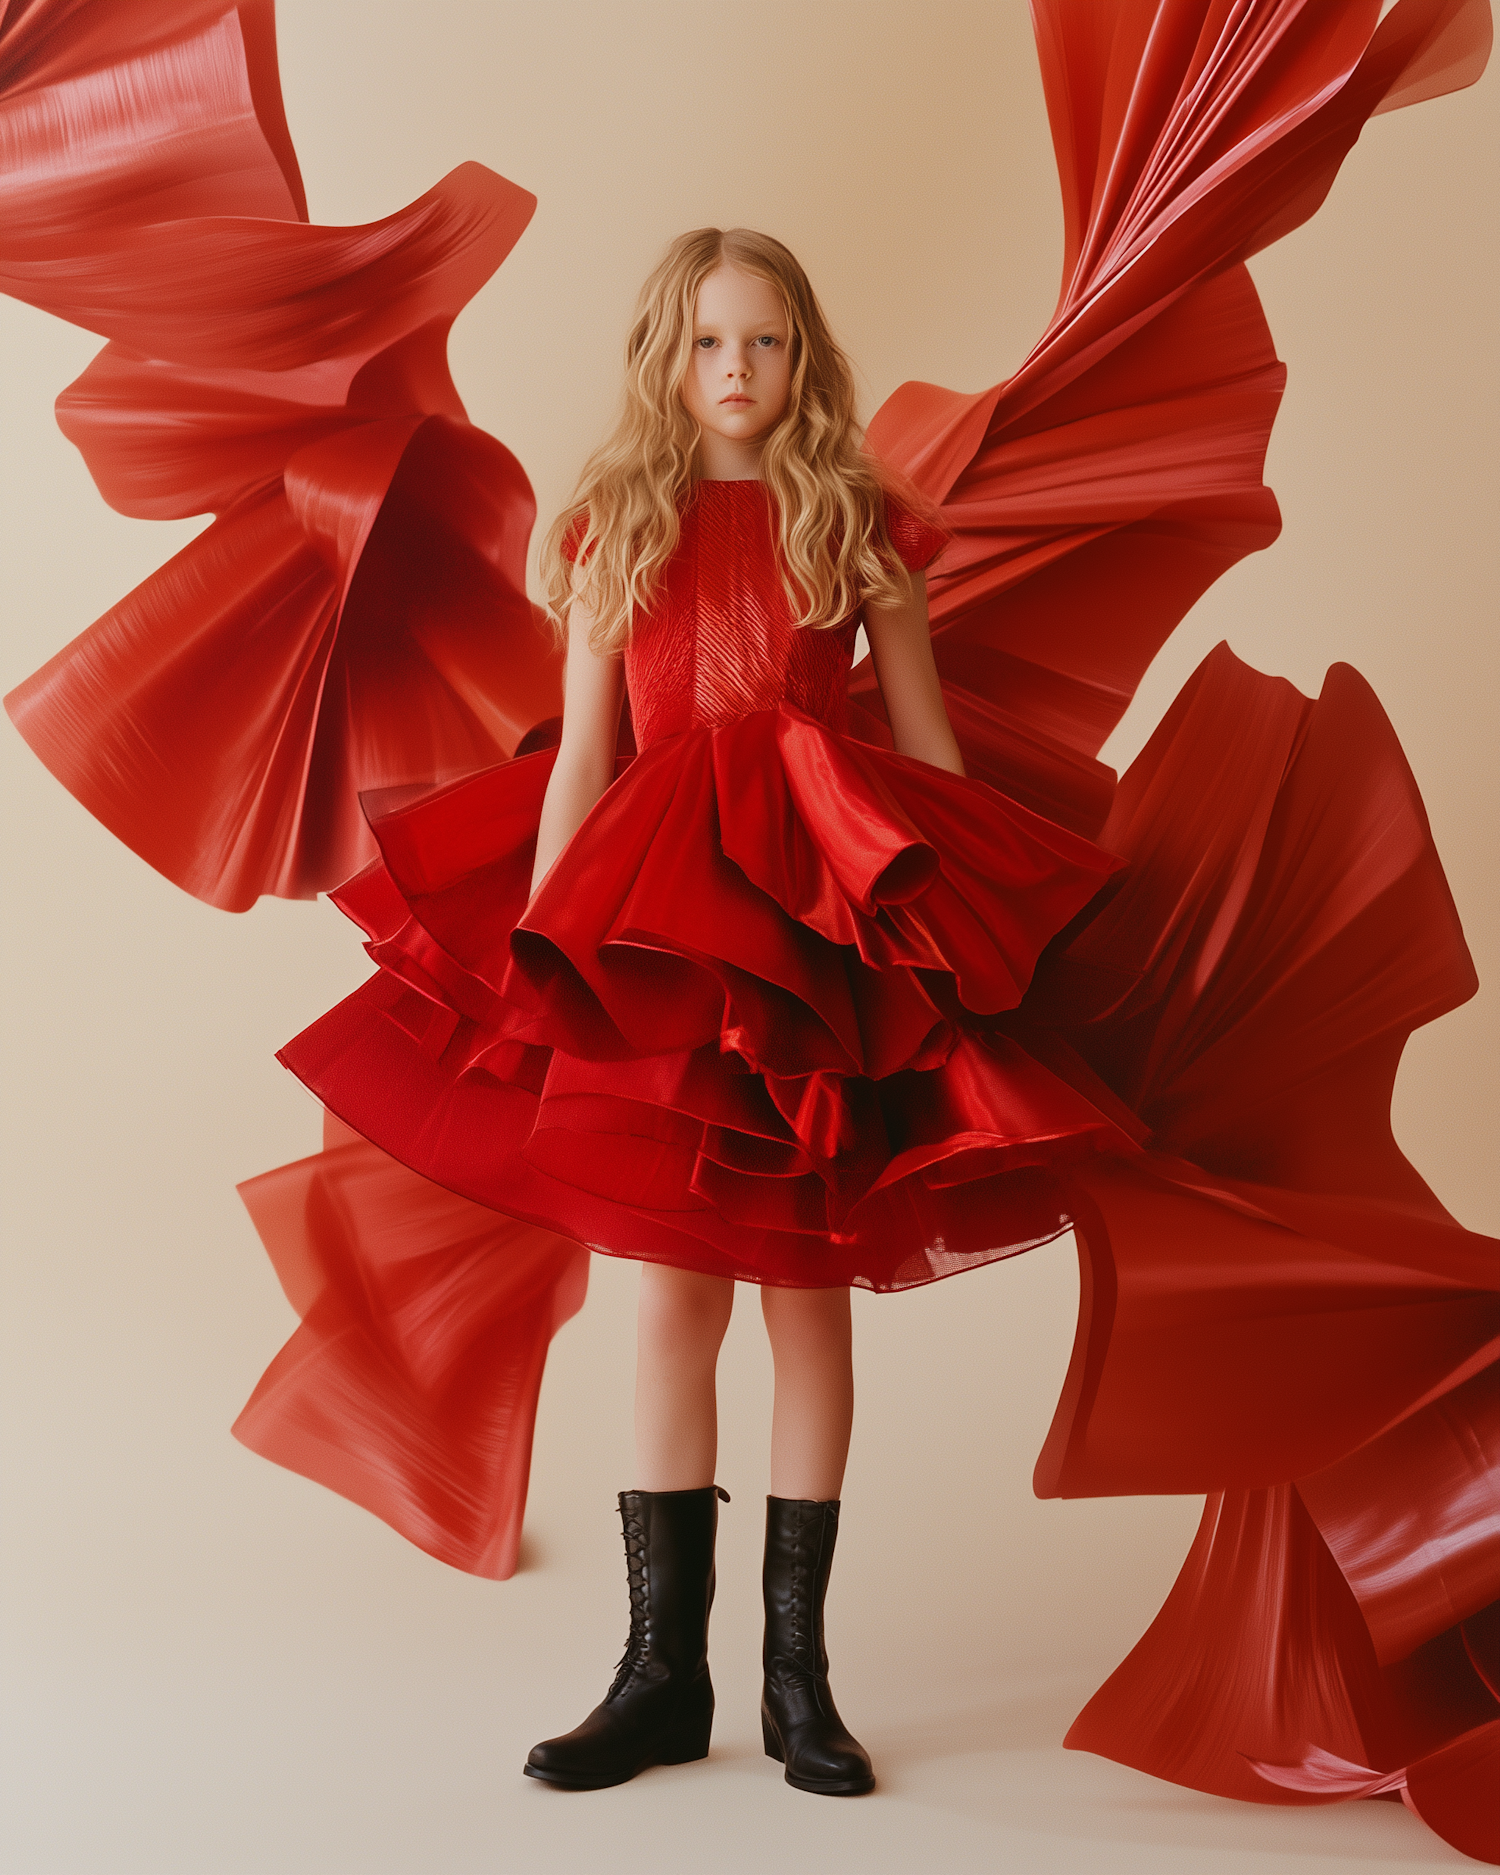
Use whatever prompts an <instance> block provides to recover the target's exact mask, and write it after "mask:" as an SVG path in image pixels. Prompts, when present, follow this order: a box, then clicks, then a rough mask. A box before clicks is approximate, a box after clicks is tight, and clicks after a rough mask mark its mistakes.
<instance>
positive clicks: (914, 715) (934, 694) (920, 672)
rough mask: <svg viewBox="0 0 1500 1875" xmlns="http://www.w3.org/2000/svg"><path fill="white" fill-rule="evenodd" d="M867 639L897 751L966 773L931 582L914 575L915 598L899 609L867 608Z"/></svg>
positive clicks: (913, 593) (887, 607)
mask: <svg viewBox="0 0 1500 1875" xmlns="http://www.w3.org/2000/svg"><path fill="white" fill-rule="evenodd" d="M865 636H866V637H867V638H868V639H869V641H870V656H871V658H872V659H873V660H874V664H875V679H876V682H877V683H878V684H879V685H880V694H881V696H882V697H884V698H885V712H886V715H887V716H888V717H889V718H890V724H891V735H892V736H893V737H894V738H895V742H896V749H897V752H898V753H899V754H901V755H914V756H916V758H917V760H918V761H921V762H930V763H931V764H932V766H933V767H934V768H946V769H947V770H948V772H949V774H950V775H961V774H962V773H963V772H964V758H963V757H962V756H961V755H960V754H959V752H958V741H957V738H956V737H955V736H954V734H953V725H952V724H951V723H950V722H949V721H948V712H947V710H946V709H945V708H944V707H943V688H942V685H941V684H940V683H939V682H938V674H937V665H936V664H934V663H933V661H932V633H931V630H930V629H929V627H928V623H927V581H926V579H925V578H924V576H923V575H922V574H921V573H913V574H912V576H911V596H910V597H909V598H908V599H906V600H905V601H904V602H903V603H902V604H900V605H888V606H887V605H882V606H877V605H866V607H865Z"/></svg>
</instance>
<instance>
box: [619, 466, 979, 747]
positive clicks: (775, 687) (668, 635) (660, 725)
mask: <svg viewBox="0 0 1500 1875" xmlns="http://www.w3.org/2000/svg"><path fill="white" fill-rule="evenodd" d="M886 522H887V527H888V528H889V531H890V535H891V544H892V545H893V546H894V547H895V549H896V551H897V553H898V554H899V555H900V556H901V558H902V560H903V561H904V562H905V564H906V565H907V566H908V567H911V568H912V569H913V570H916V569H919V568H921V567H924V566H926V565H927V564H928V562H929V561H930V560H931V559H932V558H933V556H934V555H935V554H936V553H937V551H938V549H939V548H940V547H941V546H942V544H943V538H944V537H943V535H942V534H940V533H939V532H938V531H937V530H936V529H935V528H932V527H929V526H928V525H927V524H926V523H925V522H924V521H921V520H918V519H917V517H916V516H915V515H913V514H911V513H910V512H909V511H908V510H907V509H905V508H903V507H901V506H899V504H897V503H895V502H890V503H888V505H887V513H886ZM681 527H682V532H681V535H680V537H679V539H678V543H677V548H676V551H675V552H674V553H673V555H672V558H671V560H670V561H668V563H667V568H666V572H665V574H664V575H663V578H662V582H661V585H660V586H659V588H658V589H657V592H656V595H655V597H654V599H653V602H652V605H651V607H650V609H649V611H646V612H645V613H642V614H638V615H637V617H636V619H635V622H634V626H633V629H632V633H631V640H630V644H629V645H628V647H627V648H626V652H625V681H626V685H627V687H628V689H629V692H630V713H631V720H632V722H633V724H634V728H635V738H636V746H637V747H638V748H642V749H644V748H648V747H649V746H650V745H651V744H652V743H653V742H659V741H660V740H661V739H662V737H664V736H675V735H679V734H681V732H682V731H683V730H685V729H689V728H693V727H695V726H697V725H704V726H707V727H710V728H712V727H719V726H722V725H725V724H728V723H732V722H735V721H737V720H738V719H739V718H740V717H742V716H748V715H750V714H751V713H752V712H753V711H755V710H766V709H773V708H774V707H775V706H776V705H777V704H778V703H792V704H795V705H796V706H797V708H798V709H800V710H802V711H803V712H805V714H807V715H808V716H811V717H813V718H814V719H815V720H816V721H817V722H820V723H825V724H826V725H827V726H828V727H829V728H830V729H834V730H840V731H842V730H843V729H844V728H845V727H846V723H847V719H848V713H849V700H848V679H849V667H850V664H851V663H852V661H853V657H854V636H855V632H856V630H857V629H858V626H859V616H860V615H859V614H858V613H857V612H855V613H852V614H851V615H850V616H849V617H848V618H847V619H845V620H843V621H842V623H840V624H838V625H834V626H828V627H820V628H818V629H807V628H799V627H798V626H796V625H794V624H793V622H792V608H791V602H790V600H789V599H788V597H787V593H786V589H785V587H784V586H783V585H782V581H781V570H780V566H779V564H778V561H777V554H776V539H775V531H774V530H775V510H774V508H773V506H772V503H771V497H770V494H769V492H768V490H767V489H766V486H765V484H764V483H763V482H759V481H740V482H707V481H705V482H699V483H698V484H697V486H696V487H695V489H694V491H693V495H692V498H691V500H689V501H688V503H687V504H686V506H685V507H684V509H683V511H682V522H681Z"/></svg>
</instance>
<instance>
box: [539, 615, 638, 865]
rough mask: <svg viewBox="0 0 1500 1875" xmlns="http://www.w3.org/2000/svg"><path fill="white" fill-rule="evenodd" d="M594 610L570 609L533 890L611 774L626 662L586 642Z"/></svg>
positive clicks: (609, 781) (613, 776)
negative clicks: (558, 730) (558, 736)
mask: <svg viewBox="0 0 1500 1875" xmlns="http://www.w3.org/2000/svg"><path fill="white" fill-rule="evenodd" d="M593 625H594V619H593V615H592V613H590V612H589V611H588V609H587V608H586V607H585V606H584V605H582V604H581V603H580V602H579V601H578V600H577V599H575V600H574V601H573V603H572V605H571V606H570V607H569V609H568V663H567V673H566V676H565V678H564V682H563V697H564V702H563V724H562V742H561V744H560V745H559V747H558V751H557V760H556V762H555V763H554V765H553V769H552V775H551V779H550V780H549V781H548V783H547V792H546V794H545V795H544V796H543V797H542V816H541V821H540V824H539V825H538V827H537V836H536V864H535V866H534V867H533V868H532V872H531V889H532V891H533V892H535V891H536V889H537V887H538V886H539V885H540V884H541V882H542V880H543V879H544V878H545V877H546V876H547V874H548V873H549V872H550V871H551V869H552V864H553V862H554V861H555V860H556V858H557V856H558V854H559V853H561V852H562V850H563V848H564V847H565V846H566V845H567V844H568V842H569V840H571V839H572V837H573V835H574V834H575V833H577V831H578V829H579V828H580V827H581V826H582V825H583V823H584V821H585V819H586V818H587V817H588V812H589V809H590V808H591V807H592V806H593V805H594V803H595V802H596V801H597V800H598V799H599V796H600V795H601V794H603V792H604V790H605V789H606V788H607V787H608V786H609V784H610V783H611V782H612V781H613V780H614V778H615V743H616V741H617V739H618V737H619V733H620V699H621V697H622V695H623V694H624V682H623V676H624V667H623V663H622V660H621V657H620V654H619V652H618V651H610V652H606V653H605V654H604V655H603V656H601V655H600V654H599V653H598V652H597V651H594V650H592V649H591V648H590V646H589V633H590V632H591V631H592V629H593Z"/></svg>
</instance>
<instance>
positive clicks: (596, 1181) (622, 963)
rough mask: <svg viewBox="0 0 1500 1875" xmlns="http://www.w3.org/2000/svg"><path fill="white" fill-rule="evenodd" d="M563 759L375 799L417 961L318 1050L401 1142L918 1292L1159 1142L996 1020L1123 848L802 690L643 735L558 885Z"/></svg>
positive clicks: (476, 1185)
mask: <svg viewBox="0 0 1500 1875" xmlns="http://www.w3.org/2000/svg"><path fill="white" fill-rule="evenodd" d="M551 761H552V756H551V754H550V753H541V754H537V755H533V756H528V757H523V758H521V759H520V760H518V761H516V762H513V763H510V764H507V765H504V766H502V767H500V768H497V769H492V770H490V771H488V772H487V773H485V774H482V775H479V776H476V777H473V778H471V779H470V780H467V781H465V782H462V783H458V784H456V785H454V786H452V787H449V788H446V789H443V790H439V791H437V792H435V793H431V794H428V795H426V796H422V797H419V798H417V799H416V800H402V799H399V798H397V799H396V800H392V799H390V798H389V797H387V798H384V799H377V800H374V801H372V802H371V809H372V825H373V827H374V831H375V836H376V839H377V841H378V842H379V845H380V848H381V860H380V861H379V862H378V863H377V864H376V865H375V866H374V867H372V868H370V869H368V870H367V871H366V872H365V873H363V874H361V875H360V876H359V877H358V878H357V879H356V880H355V881H353V882H352V883H351V884H350V886H349V887H347V888H346V889H345V890H344V891H343V892H342V893H341V894H340V895H339V902H340V903H341V904H342V905H343V907H344V909H345V910H346V911H348V912H349V913H350V915H351V916H353V917H354V918H356V919H357V920H358V922H359V923H360V924H361V925H362V926H363V927H364V928H365V930H366V931H367V932H368V933H369V936H370V944H369V949H370V952H371V955H372V956H373V957H374V958H375V960H376V961H377V962H378V963H379V964H380V965H381V971H382V974H381V976H380V977H378V978H376V979H375V980H374V981H373V982H372V983H370V984H369V985H367V986H366V987H365V989H364V990H362V991H360V992H358V993H357V994H356V995H355V996H354V997H351V998H350V999H348V1000H347V1001H346V1002H345V1003H344V1004H341V1005H340V1006H339V1008H338V1009H336V1010H334V1011H332V1012H330V1014H329V1015H328V1016H326V1017H324V1018H323V1019H322V1020H321V1021H320V1022H318V1023H316V1024H314V1026H313V1027H312V1028H311V1029H310V1030H308V1031H307V1032H306V1033H305V1034H303V1035H302V1036H299V1037H298V1038H297V1040H296V1041H295V1042H293V1043H291V1044H290V1045H289V1046H288V1048H286V1049H285V1050H283V1052H282V1059H283V1060H284V1061H285V1062H286V1063H287V1065H288V1066H290V1067H291V1068H292V1069H293V1071H294V1072H296V1073H297V1074H298V1075H300V1076H301V1078H302V1079H303V1080H304V1081H306V1082H307V1084H308V1085H309V1086H310V1087H311V1088H312V1089H313V1090H314V1092H316V1093H317V1094H318V1096H319V1098H320V1099H322V1100H323V1101H324V1102H325V1104H326V1105H328V1106H329V1107H330V1108H331V1109H332V1110H333V1111H334V1112H336V1113H339V1114H340V1115H341V1116H342V1117H343V1118H344V1119H345V1120H347V1121H348V1122H349V1124H351V1125H352V1126H354V1127H356V1128H357V1129H358V1130H359V1131H360V1132H361V1133H363V1134H365V1135H366V1136H367V1137H369V1138H371V1139H373V1140H374V1141H376V1143H378V1144H379V1145H381V1146H382V1147H384V1148H385V1149H386V1150H387V1151H389V1152H392V1153H394V1154H395V1155H396V1156H397V1157H399V1158H400V1159H402V1160H403V1161H404V1162H405V1163H407V1164H409V1165H411V1166H412V1167H414V1168H415V1169H416V1170H417V1171H419V1172H421V1173H423V1174H424V1175H425V1176H427V1177H429V1178H432V1179H434V1180H436V1181H437V1182H439V1183H441V1184H445V1185H449V1186H451V1187H452V1188H453V1189H454V1190H455V1191H460V1192H463V1193H464V1194H465V1195H466V1196H468V1197H470V1198H476V1199H478V1200H479V1201H481V1202H483V1203H487V1204H492V1205H495V1206H496V1207H497V1208H499V1209H502V1210H505V1211H507V1212H509V1213H510V1214H511V1215H515V1216H521V1217H526V1218H529V1219H532V1220H534V1221H537V1222H544V1223H546V1224H548V1225H550V1226H551V1227H553V1228H556V1229H559V1230H562V1231H566V1232H567V1233H568V1234H570V1235H572V1236H575V1237H577V1238H578V1239H580V1240H581V1241H583V1242H585V1243H588V1244H591V1245H594V1246H595V1247H597V1248H600V1249H605V1250H609V1251H614V1252H617V1253H619V1254H623V1255H627V1256H638V1257H647V1258H661V1259H664V1260H669V1261H672V1262H676V1263H684V1264H686V1265H688V1266H689V1267H693V1268H698V1269H702V1270H705V1271H708V1272H710V1273H713V1274H721V1275H733V1276H736V1277H739V1278H741V1279H743V1280H749V1281H757V1282H772V1283H787V1284H791V1285H814V1286H816V1285H826V1284H834V1283H857V1284H861V1285H863V1286H866V1287H870V1288H876V1289H891V1288H902V1287H907V1286H909V1285H910V1284H912V1283H915V1282H924V1281H930V1280H931V1279H932V1278H933V1277H934V1276H938V1275H945V1274H948V1273H949V1272H950V1271H952V1270H953V1269H955V1268H960V1267H964V1266H966V1265H967V1264H970V1263H975V1262H982V1261H985V1260H988V1259H991V1258H993V1257H997V1256H1004V1255H1008V1254H1010V1253H1011V1252H1012V1251H1014V1250H1016V1249H1020V1248H1024V1247H1026V1246H1028V1245H1030V1244H1034V1243H1038V1242H1041V1241H1043V1240H1045V1239H1046V1238H1048V1237H1051V1236H1055V1235H1056V1234H1057V1232H1058V1231H1059V1230H1061V1229H1063V1228H1065V1226H1066V1222H1067V1219H1066V1213H1065V1211H1064V1209H1063V1207H1062V1205H1061V1202H1060V1199H1059V1194H1058V1186H1057V1182H1056V1175H1057V1173H1058V1172H1059V1170H1060V1169H1061V1168H1063V1167H1065V1166H1067V1165H1068V1164H1071V1163H1072V1162H1073V1161H1075V1160H1077V1159H1078V1158H1079V1157H1081V1156H1085V1155H1088V1154H1090V1153H1092V1152H1095V1151H1097V1150H1099V1149H1101V1148H1107V1149H1112V1150H1115V1151H1129V1150H1131V1148H1132V1144H1133V1141H1134V1139H1135V1138H1136V1137H1137V1136H1138V1134H1139V1128H1138V1127H1137V1126H1136V1124H1135V1122H1134V1121H1133V1120H1132V1118H1131V1116H1130V1115H1129V1114H1128V1113H1127V1112H1126V1111H1125V1110H1124V1109H1122V1108H1121V1107H1120V1105H1119V1103H1118V1102H1116V1101H1114V1100H1113V1099H1111V1097H1110V1096H1109V1095H1108V1094H1107V1092H1106V1091H1105V1090H1104V1089H1103V1087H1102V1086H1101V1085H1099V1084H1098V1082H1097V1081H1096V1080H1095V1078H1094V1077H1093V1076H1092V1075H1091V1074H1090V1073H1089V1072H1088V1071H1087V1070H1086V1069H1085V1068H1084V1067H1083V1066H1082V1064H1081V1063H1077V1062H1075V1061H1073V1060H1072V1058H1071V1057H1068V1058H1067V1059H1066V1060H1064V1061H1063V1062H1062V1063H1061V1066H1062V1072H1059V1063H1058V1062H1056V1061H1054V1062H1050V1063H1048V1062H1044V1060H1042V1059H1039V1058H1038V1056H1037V1054H1036V1053H1034V1052H1031V1051H1029V1050H1028V1049H1027V1048H1026V1047H1025V1046H1023V1045H1022V1043H1021V1042H1019V1041H1017V1040H1016V1039H1015V1038H1014V1037H1012V1036H1009V1035H1006V1034H1003V1033H1001V1032H999V1031H998V1030H997V1029H996V1027H995V1018H997V1017H998V1016H999V1015H1000V1014H1001V1013H1002V1012H1004V1011H1006V1010H1009V1009H1013V1008H1014V1007H1015V1006H1016V1004H1017V1003H1018V1002H1019V1001H1020V998H1021V996H1022V994H1023V992H1024V989H1025V986H1026V984H1027V983H1028V981H1029V980H1030V977H1031V972H1032V970H1033V968H1034V966H1035V962H1036V958H1037V955H1038V953H1039V952H1040V950H1041V948H1042V946H1043V945H1044V944H1045V943H1046V941H1047V940H1048V939H1049V938H1050V937H1051V936H1052V934H1053V933H1054V932H1055V931H1057V930H1058V929H1060V928H1061V927H1062V926H1063V925H1065V924H1066V923H1067V922H1068V920H1069V919H1070V918H1072V917H1073V916H1074V915H1075V914H1076V913H1077V911H1078V910H1079V909H1080V907H1081V906H1082V905H1084V904H1085V903H1086V902H1087V901H1088V900H1089V899H1090V898H1091V897H1093V895H1094V894H1095V892H1096V891H1097V890H1098V888H1099V885H1100V883H1101V882H1102V881H1103V880H1104V879H1106V878H1107V877H1108V876H1109V875H1110V874H1111V873H1112V872H1113V871H1114V869H1115V861H1114V860H1113V859H1112V858H1111V857H1110V856H1109V855H1108V854H1107V853H1104V852H1102V851H1101V850H1100V849H1099V848H1097V847H1095V846H1094V845H1092V843H1090V842H1089V841H1086V840H1084V839H1082V838H1080V837H1078V836H1076V835H1073V834H1070V833H1068V832H1067V831H1065V830H1064V829H1062V828H1058V827H1055V826H1052V825H1051V824H1050V823H1048V822H1046V821H1044V820H1042V819H1041V818H1040V817H1038V816H1037V815H1034V814H1032V813H1030V812H1029V811H1028V810H1026V809H1024V808H1020V807H1017V806H1016V805H1015V804H1014V803H1013V802H1010V801H1007V800H1006V799H1005V798H1004V797H1003V796H1002V795H999V794H998V793H996V792H995V791H994V790H993V789H991V788H988V787H986V786H985V785H984V784H982V783H974V782H965V781H962V780H960V779H957V778H955V777H953V776H951V775H947V774H944V773H943V772H942V771H940V770H937V769H932V768H929V767H927V766H926V765H925V764H923V763H920V762H914V761H909V760H907V759H905V758H903V757H900V756H896V755H892V754H889V753H886V752H884V751H881V750H877V749H871V748H866V747H863V746H861V745H859V744H856V743H853V742H850V741H848V740H847V739H845V738H843V737H841V736H838V735H835V734H834V733H833V732H831V731H830V730H828V729H826V728H824V727H823V726H822V725H821V724H819V723H816V722H814V721H813V720H812V719H811V718H809V717H807V716H805V715H804V714H802V713H801V712H800V711H798V710H796V709H795V708H793V707H792V706H789V705H783V706H781V707H779V708H777V709H774V710H764V711H758V712H756V713H754V714H752V715H750V716H746V717H743V718H741V719H739V720H738V721H737V722H734V723H732V724H729V725H727V726H724V727H720V728H706V727H705V728H701V729H696V730H692V731H689V732H688V733H686V734H685V735H682V736H678V737H673V738H670V739H668V740H665V741H663V742H659V743H656V744H654V745H653V746H652V747H651V748H650V749H648V750H647V751H646V753H645V754H644V755H641V756H639V757H637V758H636V760H635V761H634V762H633V763H631V765H630V766H629V768H628V769H627V770H626V771H625V773H624V774H623V775H622V776H621V777H620V778H619V779H618V780H617V782H616V783H615V785H614V787H613V788H612V789H611V790H609V792H608V793H607V794H606V795H605V797H604V798H603V800H602V801H601V802H600V804H599V806H598V807H597V808H596V809H595V811H594V812H593V814H591V816H590V817H589V819H588V821H587V822H586V823H585V825H584V826H583V828H582V829H581V830H580V832H579V833H578V835H577V836H576V837H575V838H574V840H573V841H572V842H570V844H569V846H568V848H567V850H566V851H565V853H564V854H563V856H562V857H561V858H560V859H559V861H558V863H557V865H556V866H555V867H554V869H553V871H552V873H551V874H550V875H549V876H548V878H547V879H546V881H545V882H544V884H543V886H542V887H541V889H540V890H539V891H538V893H537V894H536V896H535V898H534V899H533V900H532V902H531V903H530V905H529V907H528V904H527V892H528V888H529V883H530V876H531V869H532V862H533V857H534V853H535V841H536V822H537V814H538V811H539V807H540V800H541V794H542V792H543V790H544V788H545V785H546V779H547V775H548V773H549V772H550V766H551ZM1062 1052H1063V1054H1064V1055H1066V1051H1062ZM1070 1072H1071V1079H1070V1078H1069V1073H1070Z"/></svg>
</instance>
